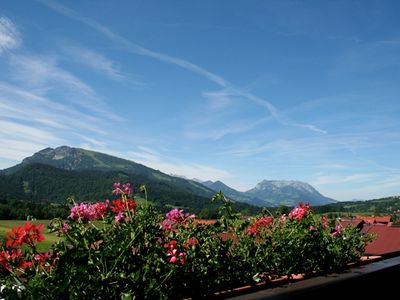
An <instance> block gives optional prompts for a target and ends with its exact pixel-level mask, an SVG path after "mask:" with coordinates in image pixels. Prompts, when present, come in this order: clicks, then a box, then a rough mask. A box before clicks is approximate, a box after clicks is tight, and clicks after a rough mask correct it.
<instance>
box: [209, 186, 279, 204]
mask: <svg viewBox="0 0 400 300" xmlns="http://www.w3.org/2000/svg"><path fill="white" fill-rule="evenodd" d="M202 184H203V185H205V186H206V187H208V188H209V189H211V190H213V191H215V192H219V191H222V192H223V193H224V194H225V196H227V197H228V198H232V199H234V200H237V201H240V202H245V203H249V204H251V205H256V206H274V204H273V203H270V202H268V201H264V200H261V199H259V198H257V197H254V196H249V195H246V194H245V193H243V192H239V191H237V190H235V189H233V188H231V187H229V186H227V185H226V184H225V183H223V182H221V181H219V180H218V181H215V182H213V181H210V180H208V181H204V182H202Z"/></svg>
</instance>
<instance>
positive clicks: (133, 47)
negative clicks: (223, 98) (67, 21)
mask: <svg viewBox="0 0 400 300" xmlns="http://www.w3.org/2000/svg"><path fill="white" fill-rule="evenodd" d="M38 1H39V2H41V3H43V4H44V5H46V6H47V7H49V8H51V9H53V10H54V11H57V12H58V13H60V14H62V15H64V16H67V17H70V18H72V19H75V20H77V21H79V22H82V23H84V24H86V25H88V26H89V27H91V28H93V29H94V30H96V31H98V32H100V33H101V34H103V35H104V36H105V37H107V38H108V39H110V40H112V41H113V42H115V43H118V44H119V45H121V46H123V47H124V48H125V49H126V51H128V52H131V53H133V54H138V55H142V56H147V57H151V58H154V59H156V60H159V61H161V62H165V63H169V64H172V65H175V66H178V67H181V68H183V69H185V70H188V71H191V72H193V73H196V74H199V75H200V76H202V77H204V78H206V79H208V80H209V81H211V82H214V83H216V84H217V85H219V86H220V87H222V88H225V89H227V90H229V91H230V92H231V93H232V94H234V95H237V96H242V97H244V98H246V99H247V100H249V101H251V102H253V103H255V104H258V105H260V106H263V107H265V108H266V109H267V111H268V112H269V113H270V114H271V116H272V117H273V118H275V119H276V120H277V121H278V122H280V123H281V124H283V125H288V126H293V127H299V128H305V129H308V130H311V131H314V132H318V133H326V132H325V131H324V130H321V129H319V128H318V127H316V126H314V125H310V124H301V123H297V122H294V121H292V120H290V119H289V118H287V117H285V116H283V115H282V114H280V113H279V112H278V110H277V109H276V108H275V107H274V106H273V105H272V104H271V103H270V102H269V101H267V100H265V99H263V98H261V97H258V96H255V95H253V94H251V93H249V92H245V91H241V90H240V89H238V88H236V87H235V86H234V85H233V84H232V83H230V82H229V81H228V80H226V79H225V78H223V77H221V76H219V75H217V74H215V73H212V72H210V71H208V70H206V69H205V68H202V67H200V66H198V65H196V64H194V63H192V62H190V61H187V60H184V59H181V58H178V57H173V56H170V55H167V54H164V53H160V52H156V51H153V50H150V49H147V48H145V47H142V46H140V45H138V44H136V43H133V42H131V41H130V40H128V39H126V38H124V37H122V36H120V35H118V34H116V33H115V32H113V31H112V30H110V29H109V28H107V27H106V26H104V25H102V24H101V23H99V22H97V21H95V20H92V19H90V18H87V17H84V16H82V15H80V14H78V13H77V12H75V11H74V10H72V9H70V8H67V7H65V6H63V5H60V4H58V3H56V2H54V1H48V0H38Z"/></svg>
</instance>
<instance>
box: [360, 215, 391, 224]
mask: <svg viewBox="0 0 400 300" xmlns="http://www.w3.org/2000/svg"><path fill="white" fill-rule="evenodd" d="M356 219H361V220H364V221H365V223H371V224H372V223H385V224H387V223H389V222H390V220H391V217H390V216H377V217H375V216H357V217H356Z"/></svg>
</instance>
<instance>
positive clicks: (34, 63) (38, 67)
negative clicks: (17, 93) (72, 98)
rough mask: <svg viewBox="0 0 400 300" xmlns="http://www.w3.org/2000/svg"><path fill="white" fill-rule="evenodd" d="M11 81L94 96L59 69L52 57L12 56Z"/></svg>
mask: <svg viewBox="0 0 400 300" xmlns="http://www.w3.org/2000/svg"><path fill="white" fill-rule="evenodd" d="M10 64H11V72H12V75H13V79H14V80H15V81H18V82H20V83H22V84H24V85H27V86H29V87H34V88H39V89H40V88H43V87H49V86H51V85H52V84H57V85H61V86H63V87H64V88H65V89H68V90H70V91H76V90H78V91H79V92H80V93H83V94H84V95H86V96H94V94H95V93H94V91H93V89H92V88H91V87H90V86H88V85H87V84H85V83H84V82H83V81H81V80H80V79H79V78H77V77H76V76H74V75H72V74H71V73H69V72H67V71H65V70H63V69H61V68H60V67H58V65H57V60H56V59H55V57H52V56H33V55H12V56H11V59H10Z"/></svg>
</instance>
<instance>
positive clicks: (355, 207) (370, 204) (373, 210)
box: [314, 196, 400, 215]
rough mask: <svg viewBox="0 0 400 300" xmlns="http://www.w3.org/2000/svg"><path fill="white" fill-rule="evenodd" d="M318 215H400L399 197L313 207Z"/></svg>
mask: <svg viewBox="0 0 400 300" xmlns="http://www.w3.org/2000/svg"><path fill="white" fill-rule="evenodd" d="M314 210H316V211H317V212H320V213H337V212H342V213H349V214H372V215H379V214H382V215H383V214H385V215H400V196H392V197H386V198H379V199H372V200H365V201H343V202H336V203H332V204H327V205H322V206H317V207H314Z"/></svg>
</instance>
